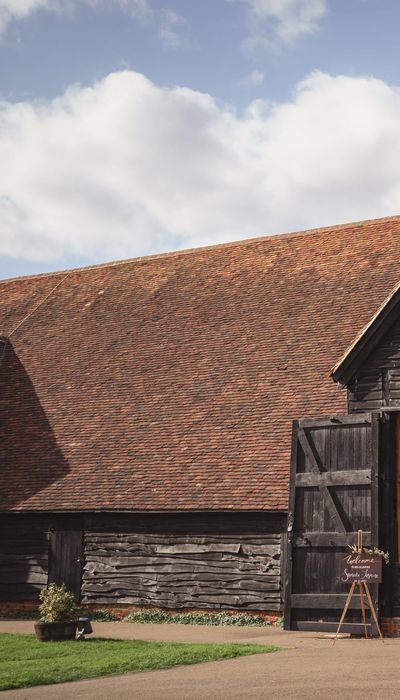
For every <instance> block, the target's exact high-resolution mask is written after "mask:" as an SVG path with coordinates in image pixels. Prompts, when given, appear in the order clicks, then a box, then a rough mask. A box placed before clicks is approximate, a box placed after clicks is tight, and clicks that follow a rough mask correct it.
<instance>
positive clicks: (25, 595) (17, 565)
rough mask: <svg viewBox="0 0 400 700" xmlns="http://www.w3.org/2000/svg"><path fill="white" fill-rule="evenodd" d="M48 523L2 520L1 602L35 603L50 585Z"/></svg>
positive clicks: (34, 520) (0, 554) (0, 555)
mask: <svg viewBox="0 0 400 700" xmlns="http://www.w3.org/2000/svg"><path fill="white" fill-rule="evenodd" d="M47 573H48V535H47V523H46V522H44V521H43V520H38V519H37V518H34V519H33V520H31V519H28V520H25V519H24V520H16V519H15V518H9V519H2V521H1V527H0V600H7V601H14V600H35V599H37V597H38V594H39V591H40V589H41V588H42V587H43V586H45V585H46V584H47Z"/></svg>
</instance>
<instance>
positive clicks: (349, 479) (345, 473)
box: [296, 469, 371, 487]
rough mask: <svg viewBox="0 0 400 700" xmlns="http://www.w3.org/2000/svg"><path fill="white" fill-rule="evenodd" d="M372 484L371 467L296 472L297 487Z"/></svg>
mask: <svg viewBox="0 0 400 700" xmlns="http://www.w3.org/2000/svg"><path fill="white" fill-rule="evenodd" d="M363 484H371V470H370V469H352V470H342V471H337V472H322V473H319V474H314V473H310V472H306V473H301V474H296V487H299V486H300V487H301V486H302V487H306V486H361V485H363Z"/></svg>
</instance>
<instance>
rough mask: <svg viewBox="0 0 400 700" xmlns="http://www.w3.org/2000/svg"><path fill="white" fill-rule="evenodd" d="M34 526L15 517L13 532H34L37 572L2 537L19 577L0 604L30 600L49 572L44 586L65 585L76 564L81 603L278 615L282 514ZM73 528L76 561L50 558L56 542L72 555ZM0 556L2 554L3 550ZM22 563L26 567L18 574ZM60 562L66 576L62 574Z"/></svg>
mask: <svg viewBox="0 0 400 700" xmlns="http://www.w3.org/2000/svg"><path fill="white" fill-rule="evenodd" d="M34 522H35V517H34V516H30V517H29V516H23V517H20V518H19V525H18V528H19V532H21V533H23V532H25V533H26V532H28V531H29V532H36V535H35V537H37V538H38V541H39V542H40V546H41V549H40V554H41V558H40V559H39V560H38V561H39V564H40V566H42V569H41V570H40V571H39V569H38V566H39V564H38V563H37V562H34V561H33V559H32V553H31V552H30V551H29V552H28V551H27V548H26V546H25V544H24V538H23V537H20V539H19V545H18V547H16V544H15V543H16V538H15V537H14V538H12V537H11V536H10V535H9V533H7V534H6V533H5V531H4V536H3V539H2V542H3V543H4V544H3V549H4V551H5V549H7V551H9V552H12V553H13V557H12V558H11V559H9V561H12V566H13V567H14V569H15V570H18V572H19V576H20V581H21V587H20V589H18V591H15V595H14V598H11V597H10V595H9V589H6V588H3V589H0V596H1V598H0V599H2V600H12V599H15V600H17V599H19V600H28V599H30V598H34V597H37V594H38V591H39V590H40V587H41V586H42V585H45V584H46V583H47V572H48V571H49V573H50V575H49V580H55V578H57V577H58V578H57V582H61V578H63V580H64V579H65V578H68V577H69V578H68V580H72V579H73V578H74V576H75V573H71V571H70V569H71V568H74V572H78V571H79V572H80V571H81V564H82V565H83V574H82V588H81V599H82V602H83V603H93V604H102V605H104V604H107V603H109V604H116V603H118V604H119V603H127V604H128V603H129V604H135V605H143V606H157V607H164V608H188V607H197V608H205V609H207V608H208V609H211V608H212V609H224V608H237V609H242V610H266V611H267V610H268V611H279V610H280V609H281V576H280V575H281V567H280V563H281V547H280V541H281V532H282V531H283V529H284V527H285V515H284V514H280V515H278V514H268V513H220V514H218V513H203V514H194V513H181V514H169V515H168V514H159V515H154V514H142V515H138V514H132V515H124V516H117V515H113V514H101V515H100V514H97V515H95V514H93V515H86V516H81V517H79V518H78V517H77V518H76V519H75V520H74V519H71V520H70V521H69V522H66V521H65V518H64V519H63V518H62V516H57V515H53V516H49V522H48V523H46V524H44V523H43V522H42V521H40V522H38V521H37V522H36V523H35V526H34V527H32V523H34ZM45 525H46V527H45ZM78 525H79V526H80V527H81V528H82V532H83V541H84V550H83V556H82V559H83V561H82V562H79V561H78V560H79V559H80V557H79V556H78V557H75V555H74V556H73V557H72V558H71V557H69V558H68V557H64V555H63V556H61V555H60V556H59V557H57V556H55V555H56V554H57V553H58V550H59V547H54V542H56V543H57V542H58V540H59V539H60V537H61V539H62V543H61V544H63V547H64V540H65V542H66V545H65V546H66V549H65V551H68V552H69V551H70V550H71V551H72V549H71V547H70V546H69V544H68V543H69V539H68V532H70V534H71V537H72V538H73V539H74V541H75V540H76V536H77V532H78V529H77V528H78ZM18 528H17V529H18ZM11 529H12V528H11ZM57 538H58V539H57ZM27 543H29V540H27ZM53 550H54V551H53ZM32 551H33V550H32ZM48 551H50V557H49V558H48V554H47V553H48ZM60 551H61V550H60ZM63 551H64V549H63ZM74 551H75V550H74ZM0 552H1V553H2V554H3V550H2V549H0ZM3 556H5V555H3ZM75 559H77V561H75ZM61 560H62V561H61ZM23 562H28V563H29V567H30V568H29V569H28V568H26V567H25V568H24V567H23V564H22V563H23ZM63 562H64V563H65V567H66V568H67V569H68V571H65V572H64V571H62V563H63ZM79 575H80V574H79ZM54 577H55V578H54ZM71 577H72V578H71ZM33 578H34V579H35V581H33ZM14 579H15V575H14ZM14 579H13V580H14ZM28 579H29V586H30V588H29V591H28V588H27V585H28ZM58 579H59V580H58ZM32 586H33V587H32ZM27 593H29V595H25V594H27Z"/></svg>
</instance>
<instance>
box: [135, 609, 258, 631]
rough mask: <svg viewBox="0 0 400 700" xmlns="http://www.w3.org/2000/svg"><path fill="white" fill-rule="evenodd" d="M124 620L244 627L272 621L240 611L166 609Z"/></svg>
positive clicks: (139, 613)
mask: <svg viewBox="0 0 400 700" xmlns="http://www.w3.org/2000/svg"><path fill="white" fill-rule="evenodd" d="M123 621H124V622H148V623H155V624H160V623H166V624H168V623H169V624H172V623H178V624H181V625H215V626H219V625H229V626H236V627H244V626H247V625H251V626H254V627H267V626H268V625H270V624H271V623H270V622H269V620H267V619H266V618H265V617H263V616H262V615H249V614H247V613H240V614H238V615H236V614H232V613H226V612H221V613H207V612H182V613H168V612H165V611H164V610H139V611H138V612H134V613H130V614H129V615H127V616H126V617H124V620H123Z"/></svg>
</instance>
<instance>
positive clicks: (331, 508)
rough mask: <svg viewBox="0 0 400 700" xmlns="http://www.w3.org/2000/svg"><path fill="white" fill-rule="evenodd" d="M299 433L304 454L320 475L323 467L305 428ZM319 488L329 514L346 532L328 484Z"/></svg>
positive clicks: (338, 527)
mask: <svg viewBox="0 0 400 700" xmlns="http://www.w3.org/2000/svg"><path fill="white" fill-rule="evenodd" d="M297 435H298V439H299V442H300V445H301V447H302V449H303V452H304V455H305V457H306V459H307V460H308V462H309V465H310V468H311V470H312V472H313V473H314V474H318V475H320V474H321V472H322V470H321V467H320V465H319V464H318V462H317V458H316V456H315V455H314V452H313V450H312V447H311V445H310V443H309V441H308V439H307V436H306V434H305V432H304V430H303V428H300V427H299V429H298V433H297ZM319 490H320V492H321V494H322V496H323V498H324V501H325V505H326V507H327V510H328V512H329V515H330V516H331V518H332V520H333V522H334V523H335V525H336V527H337V529H338V530H339V532H346V527H345V525H344V523H343V520H342V518H341V516H340V513H339V511H338V509H337V508H336V504H335V502H334V500H333V498H332V494H331V492H330V491H329V489H328V487H327V486H319Z"/></svg>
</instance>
